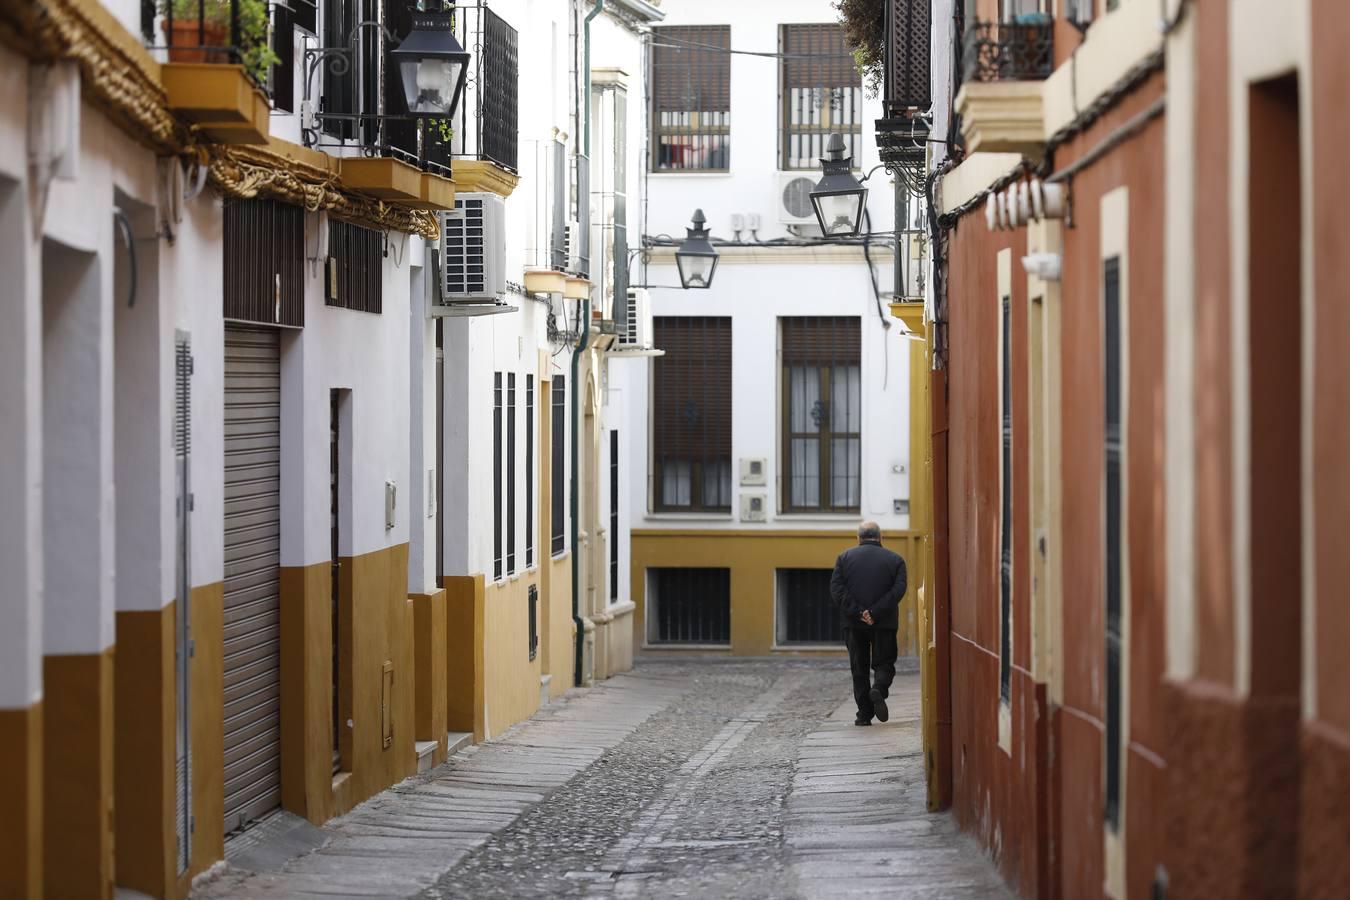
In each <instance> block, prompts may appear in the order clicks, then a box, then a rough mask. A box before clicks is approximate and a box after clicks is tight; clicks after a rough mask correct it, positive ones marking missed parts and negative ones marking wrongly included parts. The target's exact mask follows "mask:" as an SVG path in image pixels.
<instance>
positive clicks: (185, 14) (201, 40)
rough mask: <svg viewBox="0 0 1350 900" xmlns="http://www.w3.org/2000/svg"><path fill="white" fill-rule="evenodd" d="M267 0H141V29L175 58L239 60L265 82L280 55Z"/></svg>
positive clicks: (151, 43) (183, 60) (261, 83)
mask: <svg viewBox="0 0 1350 900" xmlns="http://www.w3.org/2000/svg"><path fill="white" fill-rule="evenodd" d="M268 10H269V7H268V3H267V0H141V32H142V37H143V38H144V39H145V42H146V44H147V45H148V46H149V47H150V48H151V49H153V50H164V51H166V54H167V57H168V61H169V62H181V63H234V64H237V65H241V66H243V67H244V71H245V72H247V73H248V75H249V77H250V78H252V79H253V81H254V82H255V83H256V84H258V85H259V86H260V87H266V85H267V83H268V80H269V79H268V76H269V74H270V70H271V67H272V66H273V65H275V64H276V63H278V62H279V61H280V58H279V57H278V56H277V54H276V52H275V50H274V49H273V47H272V43H271V41H270V39H269V24H270V15H269V11H268Z"/></svg>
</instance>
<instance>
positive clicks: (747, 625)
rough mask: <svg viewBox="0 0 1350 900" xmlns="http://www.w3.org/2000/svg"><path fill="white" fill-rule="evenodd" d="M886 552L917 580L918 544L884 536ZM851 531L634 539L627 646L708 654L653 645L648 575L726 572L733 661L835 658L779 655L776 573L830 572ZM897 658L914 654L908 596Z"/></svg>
mask: <svg viewBox="0 0 1350 900" xmlns="http://www.w3.org/2000/svg"><path fill="white" fill-rule="evenodd" d="M884 541H885V543H886V545H887V546H888V547H890V548H891V549H892V550H894V551H895V552H897V553H899V554H900V555H901V556H903V557H904V558H905V563H906V565H907V567H908V575H909V583H910V584H911V585H915V584H919V583H921V581H922V578H923V565H924V563H923V554H922V552H920V548H921V546H922V543H923V542H922V540H921V538H920V537H919V536H918V535H916V534H914V533H913V532H893V533H887V534H886V535H885V538H884ZM857 542H858V541H857V533H856V531H855V530H854V529H852V528H849V529H847V530H843V529H841V530H839V531H785V530H776V531H767V530H766V531H742V530H736V531H732V530H722V531H713V530H698V529H674V528H672V529H646V530H634V531H633V533H632V560H633V563H632V565H633V568H632V585H633V602H634V603H635V604H636V605H637V610H636V611H635V613H634V615H633V629H634V631H633V641H634V644H635V645H636V646H638V647H642V648H643V649H644V650H645V651H647V652H661V653H680V652H694V653H707V652H709V651H708V650H707V649H697V650H681V649H680V648H678V647H669V646H662V645H660V644H657V645H652V644H650V643H649V642H648V641H647V633H646V625H647V622H646V585H647V577H646V576H647V570H648V569H654V568H666V567H670V568H724V569H730V570H731V644H730V646H728V647H727V648H726V650H725V652H726V653H727V654H729V655H732V656H766V655H769V654H774V655H789V656H800V655H813V656H818V655H822V654H825V655H837V654H840V653H842V652H843V647H842V642H841V646H840V647H839V648H838V649H818V650H813V649H805V648H797V647H778V646H776V641H775V632H774V628H775V605H776V604H775V595H776V592H777V587H776V572H777V570H778V569H788V568H798V569H800V568H813V569H814V568H819V569H830V568H833V567H834V561H835V559H836V558H838V556H839V554H840V553H842V552H843V551H844V550H846V549H848V548H849V547H851V546H853V545H854V544H856V543H857ZM897 638H898V641H899V644H900V653H901V654H902V655H907V656H912V655H915V654H917V653H918V650H919V645H918V622H917V618H916V615H915V603H914V593H913V591H912V590H911V591H909V592H907V593H906V594H905V599H904V600H903V601H902V602H901V605H900V630H899V634H898V635H897Z"/></svg>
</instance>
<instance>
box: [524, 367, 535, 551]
mask: <svg viewBox="0 0 1350 900" xmlns="http://www.w3.org/2000/svg"><path fill="white" fill-rule="evenodd" d="M533 565H534V376H533V375H526V376H525V568H527V569H528V568H530V567H531V566H533Z"/></svg>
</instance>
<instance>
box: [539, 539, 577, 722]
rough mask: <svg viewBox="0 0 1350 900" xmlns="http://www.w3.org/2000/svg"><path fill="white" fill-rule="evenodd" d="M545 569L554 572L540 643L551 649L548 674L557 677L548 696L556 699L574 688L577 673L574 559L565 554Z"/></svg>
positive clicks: (549, 687) (549, 651)
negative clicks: (574, 618) (574, 620)
mask: <svg viewBox="0 0 1350 900" xmlns="http://www.w3.org/2000/svg"><path fill="white" fill-rule="evenodd" d="M544 565H546V566H548V567H549V570H550V571H549V587H548V592H547V594H546V595H545V597H544V599H543V600H542V601H541V602H544V603H545V604H546V605H547V607H548V615H547V617H544V616H541V617H540V618H541V620H543V621H546V622H547V628H545V626H544V624H543V621H541V624H540V626H539V628H540V635H539V640H540V641H541V642H547V643H548V645H549V649H548V655H547V660H548V668H547V669H546V670H545V671H546V672H547V673H548V674H550V675H552V676H553V680H552V681H550V682H549V685H548V695H549V697H550V698H553V697H557V696H560V695H561V694H563V693H565V692H566V691H567V690H569V689H570V688H571V687H572V682H573V678H574V675H575V669H576V666H575V663H574V659H575V657H574V653H575V649H574V646H575V645H574V643H573V640H574V635H575V634H576V629H575V627H574V626H573V624H572V557H571V556H570V555H569V554H564V555H562V556H559V557H556V558H553V559H548V560H546V561H545V563H544Z"/></svg>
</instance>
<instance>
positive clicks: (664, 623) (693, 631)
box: [647, 569, 731, 644]
mask: <svg viewBox="0 0 1350 900" xmlns="http://www.w3.org/2000/svg"><path fill="white" fill-rule="evenodd" d="M647 571H648V575H649V582H648V589H649V594H648V602H647V641H648V642H649V643H652V644H730V643H731V570H730V569H648V570H647Z"/></svg>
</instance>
